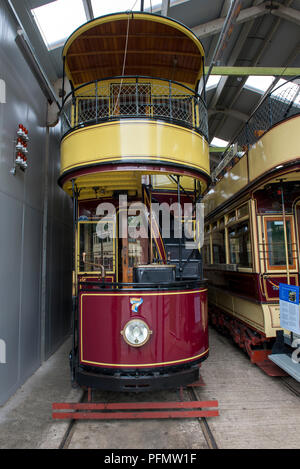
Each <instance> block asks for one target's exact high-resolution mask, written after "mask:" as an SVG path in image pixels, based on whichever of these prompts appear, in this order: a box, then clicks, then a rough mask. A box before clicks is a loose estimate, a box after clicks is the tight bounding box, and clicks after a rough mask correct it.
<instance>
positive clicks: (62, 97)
mask: <svg viewBox="0 0 300 469" xmlns="http://www.w3.org/2000/svg"><path fill="white" fill-rule="evenodd" d="M65 62H66V57H65V56H64V58H63V81H62V92H61V107H63V105H64V99H65Z"/></svg>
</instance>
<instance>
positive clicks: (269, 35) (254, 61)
mask: <svg viewBox="0 0 300 469" xmlns="http://www.w3.org/2000/svg"><path fill="white" fill-rule="evenodd" d="M292 1H293V0H285V4H284V7H286V8H289V6H290V4H291V3H292ZM264 5H265V4H264ZM266 5H267V11H268V12H269V13H270V12H271V10H270V8H269V6H270V3H269V2H268V3H267V4H266ZM256 6H258V5H256ZM251 23H252V24H253V21H252V22H251ZM280 23H281V19H280V18H278V17H277V18H276V21H275V22H274V24H273V26H272V27H271V28H270V30H269V32H268V33H267V35H266V37H265V41H264V45H263V46H262V47H261V48H260V50H259V51H258V53H257V54H256V57H254V58H253V59H252V67H256V65H257V64H258V63H259V60H260V59H261V57H262V55H263V54H264V52H265V50H266V49H267V47H268V45H269V43H270V42H271V40H272V38H273V36H274V34H275V33H276V31H277V30H278V27H279V25H280ZM289 63H290V62H287V63H285V66H286V67H287V66H288V65H289ZM252 67H251V68H252ZM295 72H296V71H295ZM283 73H285V72H283ZM251 74H252V73H251ZM296 75H297V73H296ZM222 80H223V81H224V84H225V80H226V78H225V77H223V78H222ZM246 80H247V75H244V76H243V78H242V80H241V82H240V84H239V86H238V89H237V92H236V94H235V96H234V98H233V100H232V102H231V105H230V107H232V106H233V105H234V103H235V102H236V100H237V99H238V97H239V96H240V94H241V92H242V90H243V87H244V84H245V82H246ZM220 94H221V92H220V93H219V95H218V96H217V100H214V102H213V103H210V107H212V104H213V105H214V106H216V104H217V101H218V99H219V97H220ZM226 118H227V116H226V115H223V118H222V119H221V121H220V122H219V124H218V125H217V127H216V129H215V131H214V135H217V134H218V132H219V131H220V129H221V128H222V126H223V125H224V123H225V120H226Z"/></svg>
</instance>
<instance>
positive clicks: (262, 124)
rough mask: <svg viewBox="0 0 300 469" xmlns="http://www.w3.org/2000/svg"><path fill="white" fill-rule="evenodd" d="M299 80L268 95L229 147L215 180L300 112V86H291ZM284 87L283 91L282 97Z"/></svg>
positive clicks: (294, 78)
mask: <svg viewBox="0 0 300 469" xmlns="http://www.w3.org/2000/svg"><path fill="white" fill-rule="evenodd" d="M299 79H300V76H296V77H293V78H291V79H290V80H287V81H286V82H285V83H282V84H281V85H279V86H277V87H276V88H275V89H274V90H272V91H270V93H268V94H267V95H266V96H265V98H264V99H263V100H262V102H261V103H260V105H259V106H258V107H257V108H256V109H255V110H254V111H253V112H252V114H251V116H250V117H249V119H248V120H247V122H246V123H245V125H244V127H243V128H242V130H241V131H239V132H238V133H237V134H236V135H235V136H234V138H233V139H232V140H231V141H230V143H229V144H228V145H227V147H226V149H225V150H224V152H223V154H222V157H221V161H220V163H219V164H218V166H217V167H216V169H215V170H214V171H213V172H212V181H216V180H217V179H218V176H219V175H220V174H222V172H223V170H224V168H225V167H227V166H230V165H232V161H233V159H234V158H237V159H240V158H241V157H242V156H243V155H244V154H245V153H246V152H247V151H248V150H249V147H250V146H251V145H253V144H254V143H256V142H257V141H258V140H259V138H261V137H262V135H264V134H265V133H266V132H267V131H268V130H269V129H270V128H271V127H273V126H274V125H275V124H278V123H279V122H281V121H283V120H285V119H287V118H288V117H291V116H294V115H297V114H299V113H300V104H295V101H296V99H297V98H298V99H299V95H300V86H299V84H298V83H297V85H298V89H296V88H295V84H293V85H294V87H293V86H289V85H290V84H291V82H293V81H295V80H299ZM280 88H282V89H283V91H282V93H281V94H280ZM284 88H286V89H284ZM290 93H291V94H292V96H291V97H290V96H289V94H290Z"/></svg>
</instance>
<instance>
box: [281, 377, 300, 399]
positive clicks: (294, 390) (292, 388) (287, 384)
mask: <svg viewBox="0 0 300 469" xmlns="http://www.w3.org/2000/svg"><path fill="white" fill-rule="evenodd" d="M281 382H282V383H283V385H284V387H286V388H287V389H289V390H290V391H291V392H292V393H293V394H294V395H295V396H297V397H300V385H299V388H298V389H297V388H296V387H295V386H293V385H292V383H291V382H290V378H289V377H282V378H281Z"/></svg>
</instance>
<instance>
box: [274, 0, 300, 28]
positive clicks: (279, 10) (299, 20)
mask: <svg viewBox="0 0 300 469" xmlns="http://www.w3.org/2000/svg"><path fill="white" fill-rule="evenodd" d="M271 14H272V15H274V16H278V17H279V18H282V19H284V20H287V21H291V22H292V23H295V24H297V25H298V26H300V11H299V10H295V8H288V7H285V6H283V5H280V4H277V3H276V7H275V8H274V9H272V10H271Z"/></svg>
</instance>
